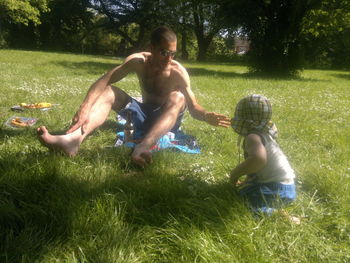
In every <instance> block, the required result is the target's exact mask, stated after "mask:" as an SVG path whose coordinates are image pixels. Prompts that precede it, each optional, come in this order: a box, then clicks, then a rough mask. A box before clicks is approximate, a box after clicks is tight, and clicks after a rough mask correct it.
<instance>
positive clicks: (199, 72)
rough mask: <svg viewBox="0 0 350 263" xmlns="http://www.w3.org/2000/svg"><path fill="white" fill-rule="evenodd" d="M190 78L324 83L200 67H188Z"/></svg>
mask: <svg viewBox="0 0 350 263" xmlns="http://www.w3.org/2000/svg"><path fill="white" fill-rule="evenodd" d="M187 70H188V72H189V75H190V77H191V76H199V77H203V76H206V77H208V76H213V77H220V78H246V79H254V80H286V81H288V80H297V81H303V82H316V81H326V80H319V79H312V78H303V77H300V76H271V75H264V74H259V73H252V72H245V73H237V72H233V71H220V70H210V69H207V68H200V67H188V68H187Z"/></svg>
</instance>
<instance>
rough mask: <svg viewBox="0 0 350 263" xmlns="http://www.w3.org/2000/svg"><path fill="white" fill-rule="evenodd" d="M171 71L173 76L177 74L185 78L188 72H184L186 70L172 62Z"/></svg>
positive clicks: (177, 63) (174, 61)
mask: <svg viewBox="0 0 350 263" xmlns="http://www.w3.org/2000/svg"><path fill="white" fill-rule="evenodd" d="M172 70H173V72H174V73H175V74H179V75H181V76H184V77H187V76H188V72H187V70H186V68H185V67H184V66H183V65H181V63H180V62H178V61H176V60H173V61H172Z"/></svg>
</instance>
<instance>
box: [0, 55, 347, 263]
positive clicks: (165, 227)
mask: <svg viewBox="0 0 350 263" xmlns="http://www.w3.org/2000/svg"><path fill="white" fill-rule="evenodd" d="M120 62H121V60H118V59H115V58H108V57H97V56H82V55H73V54H64V53H46V52H29V51H16V50H0V92H1V94H2V96H1V98H0V101H1V104H0V118H1V123H4V122H5V121H6V120H7V119H8V118H9V117H11V116H27V117H37V118H38V119H39V121H38V122H37V124H36V125H35V126H34V127H32V128H26V129H13V128H9V127H7V126H5V125H2V126H1V131H0V138H1V141H0V262H28V263H29V262H30V263H32V262H69V263H70V262H94V263H95V262H106V263H108V262H128V263H129V262H174V263H175V262H176V263H177V262H218V263H221V262H249V263H251V262H350V187H349V186H350V147H349V143H350V125H349V124H350V115H349V103H350V92H349V87H350V73H349V72H343V71H326V70H323V71H320V70H305V71H304V72H303V73H302V74H301V76H300V78H296V79H277V78H276V79H274V78H259V77H257V76H254V75H250V74H247V68H246V67H243V66H239V65H230V64H199V63H188V64H185V66H186V67H187V68H188V70H189V72H190V76H191V84H192V89H193V91H194V93H195V94H196V96H197V100H198V101H199V103H200V104H201V105H202V106H204V107H205V108H206V109H207V110H209V111H216V112H220V113H225V114H228V115H230V116H232V114H233V111H234V106H235V104H236V103H237V102H238V101H239V100H240V99H241V98H242V97H243V96H246V95H248V94H251V93H259V94H263V95H265V96H267V97H268V98H270V99H271V101H272V104H273V109H274V113H273V120H274V122H275V123H276V125H277V127H278V129H279V143H280V145H281V147H282V149H283V150H284V152H285V153H286V154H287V156H288V157H289V160H290V162H291V164H292V166H293V167H294V169H295V171H296V173H297V189H298V199H297V201H296V202H295V203H294V204H293V205H291V206H290V207H288V208H287V211H288V212H289V213H290V214H291V215H295V216H298V217H300V218H301V224H300V225H295V224H293V223H291V222H290V221H289V220H287V219H286V218H285V217H283V216H280V215H278V214H276V215H273V216H271V217H263V218H259V219H257V218H254V217H253V216H252V215H251V213H250V212H249V210H248V209H247V208H246V207H245V205H244V204H243V202H242V200H241V199H240V198H239V197H238V196H237V194H236V192H235V191H234V190H233V189H232V188H231V187H230V185H229V184H228V173H229V171H230V169H232V168H233V167H234V166H235V165H236V164H237V162H238V149H237V146H236V142H237V136H236V134H234V133H233V131H232V129H223V128H215V127H212V126H208V125H206V124H205V123H202V122H199V121H196V120H194V119H193V118H191V117H190V116H189V114H188V113H187V114H186V116H185V120H184V123H183V130H184V131H185V132H186V133H189V134H192V135H194V136H196V137H197V139H198V141H199V144H200V146H201V150H202V153H201V154H200V155H188V154H182V153H175V152H169V151H164V152H160V153H156V154H155V155H154V163H153V164H152V165H150V166H148V167H146V168H145V169H140V168H137V167H134V166H133V165H132V164H131V163H130V160H129V155H130V150H128V149H124V148H109V147H108V146H111V145H112V144H113V141H114V139H115V127H116V124H115V122H114V120H115V113H111V115H110V117H109V119H108V121H107V122H106V125H104V126H103V127H101V128H100V129H99V130H97V131H96V132H94V133H93V134H92V135H91V136H90V137H89V138H88V139H87V140H86V141H85V142H84V143H83V145H82V147H81V151H80V153H79V154H78V155H77V156H76V157H75V158H68V157H66V156H62V155H61V154H58V153H50V152H49V151H48V150H47V149H46V148H44V147H42V146H41V145H40V143H39V142H38V140H37V139H36V133H35V127H38V126H39V125H46V126H47V127H48V128H49V130H51V131H57V130H62V129H64V128H67V127H68V126H69V122H70V119H71V118H72V115H73V114H74V113H75V111H76V110H77V107H78V106H79V105H80V102H81V101H82V100H83V98H84V96H85V93H86V91H87V89H88V87H89V86H90V85H91V84H92V83H93V82H94V81H95V80H96V79H97V78H98V77H99V76H100V75H102V74H103V73H104V72H105V71H107V70H108V69H110V68H112V67H113V66H114V65H116V64H118V63H120ZM117 85H118V86H119V87H121V88H123V89H124V90H125V91H127V92H128V93H130V94H131V95H137V94H139V87H138V81H137V79H136V76H134V75H130V76H128V77H127V78H126V79H125V80H123V81H121V82H120V83H118V84H117ZM41 101H47V102H51V103H58V104H60V106H58V107H56V108H54V109H52V110H50V111H47V112H41V111H26V112H23V113H14V112H12V111H11V110H10V107H11V106H13V105H16V104H18V103H20V102H27V103H33V102H41Z"/></svg>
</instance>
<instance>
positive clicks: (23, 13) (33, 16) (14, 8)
mask: <svg viewBox="0 0 350 263" xmlns="http://www.w3.org/2000/svg"><path fill="white" fill-rule="evenodd" d="M48 10H49V8H48V0H17V1H13V0H2V1H1V2H0V21H4V20H7V21H8V22H9V23H15V24H24V25H28V23H29V22H32V23H33V24H36V25H37V24H40V15H41V14H42V13H44V12H47V11H48Z"/></svg>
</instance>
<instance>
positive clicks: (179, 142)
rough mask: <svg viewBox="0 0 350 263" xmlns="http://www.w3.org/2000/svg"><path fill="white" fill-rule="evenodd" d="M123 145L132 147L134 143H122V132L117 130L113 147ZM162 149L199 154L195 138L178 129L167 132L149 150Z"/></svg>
mask: <svg viewBox="0 0 350 263" xmlns="http://www.w3.org/2000/svg"><path fill="white" fill-rule="evenodd" d="M122 145H125V146H127V147H131V148H134V147H135V146H136V143H134V142H127V143H124V132H123V131H121V132H117V140H116V143H115V145H114V146H115V147H118V146H122ZM162 149H173V150H178V151H181V152H185V153H191V154H199V153H200V148H199V146H198V144H197V141H196V139H195V138H194V137H193V136H191V135H188V134H185V133H183V132H182V131H178V132H177V133H172V132H168V133H167V134H165V135H164V136H163V137H161V138H160V139H159V141H158V142H157V144H156V145H154V146H153V147H152V148H151V149H150V151H151V152H157V151H160V150H162Z"/></svg>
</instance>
